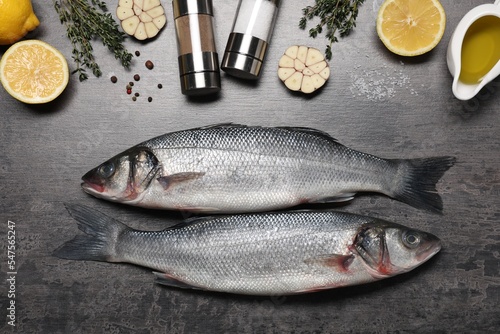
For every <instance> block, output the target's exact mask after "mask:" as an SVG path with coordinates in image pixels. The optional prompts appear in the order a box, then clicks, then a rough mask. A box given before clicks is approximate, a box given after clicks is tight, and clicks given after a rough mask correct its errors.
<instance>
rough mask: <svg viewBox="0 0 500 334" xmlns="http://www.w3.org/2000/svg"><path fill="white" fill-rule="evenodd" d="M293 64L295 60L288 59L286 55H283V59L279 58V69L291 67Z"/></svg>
mask: <svg viewBox="0 0 500 334" xmlns="http://www.w3.org/2000/svg"><path fill="white" fill-rule="evenodd" d="M294 63H295V60H294V59H292V58H290V57H288V56H287V55H284V56H283V57H281V58H280V61H279V64H278V66H279V67H293V66H294Z"/></svg>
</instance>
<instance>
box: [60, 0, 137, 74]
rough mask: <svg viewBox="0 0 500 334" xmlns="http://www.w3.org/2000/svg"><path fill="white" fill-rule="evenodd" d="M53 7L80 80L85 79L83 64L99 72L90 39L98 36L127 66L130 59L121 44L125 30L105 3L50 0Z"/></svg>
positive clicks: (99, 0)
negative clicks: (69, 47)
mask: <svg viewBox="0 0 500 334" xmlns="http://www.w3.org/2000/svg"><path fill="white" fill-rule="evenodd" d="M53 3H54V8H55V10H56V12H57V13H58V14H59V19H60V21H61V24H64V25H65V26H66V33H67V36H68V38H69V40H70V42H71V45H72V46H73V60H74V62H75V63H76V70H75V71H73V73H78V76H79V79H80V81H84V80H86V79H88V75H87V72H86V71H85V68H88V69H90V70H92V73H93V74H94V75H95V76H96V77H99V76H101V75H102V72H101V69H100V68H99V65H98V64H97V63H96V60H95V58H94V55H93V48H92V44H91V42H92V40H94V39H95V38H97V37H99V38H100V39H101V40H102V42H103V44H104V45H105V46H107V47H108V49H109V50H110V51H111V52H112V53H114V55H115V58H116V59H119V60H120V62H121V64H122V65H123V66H124V67H126V68H128V67H129V66H130V61H131V59H132V54H131V53H129V52H128V51H127V50H126V48H125V47H124V46H123V42H124V40H125V34H124V33H123V32H121V31H120V30H119V27H118V25H117V24H116V22H115V20H114V19H113V17H112V16H111V14H110V13H106V12H107V10H108V9H107V7H106V3H105V2H104V1H102V0H90V2H89V0H60V1H56V0H53Z"/></svg>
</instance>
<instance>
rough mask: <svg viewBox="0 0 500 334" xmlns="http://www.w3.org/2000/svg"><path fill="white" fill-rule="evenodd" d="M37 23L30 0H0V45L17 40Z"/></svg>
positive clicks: (38, 22)
mask: <svg viewBox="0 0 500 334" xmlns="http://www.w3.org/2000/svg"><path fill="white" fill-rule="evenodd" d="M39 24H40V21H38V18H37V17H36V15H35V13H34V12H33V7H32V6H31V0H0V45H9V44H13V43H14V42H17V41H19V40H20V39H21V38H23V37H24V36H25V35H26V34H27V33H28V31H31V30H33V29H35V28H36V27H38V25H39Z"/></svg>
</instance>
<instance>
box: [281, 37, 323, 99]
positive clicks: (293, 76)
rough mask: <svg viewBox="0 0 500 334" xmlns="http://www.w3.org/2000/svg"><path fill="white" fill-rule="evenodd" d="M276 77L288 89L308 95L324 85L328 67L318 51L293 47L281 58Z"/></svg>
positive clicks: (303, 47)
mask: <svg viewBox="0 0 500 334" xmlns="http://www.w3.org/2000/svg"><path fill="white" fill-rule="evenodd" d="M278 77H279V78H280V80H281V81H283V82H284V83H285V86H286V87H287V88H288V89H290V90H293V91H301V92H302V93H305V94H310V93H312V92H314V91H316V90H317V89H319V88H321V87H323V85H324V84H325V83H326V81H327V80H328V78H329V77H330V67H329V66H328V63H327V62H326V61H325V57H324V56H323V54H322V53H321V51H319V50H318V49H315V48H309V47H307V46H299V45H294V46H291V47H289V48H288V49H286V51H285V54H284V55H283V56H281V58H280V60H279V62H278Z"/></svg>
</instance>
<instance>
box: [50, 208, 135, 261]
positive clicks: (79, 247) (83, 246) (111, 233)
mask: <svg viewBox="0 0 500 334" xmlns="http://www.w3.org/2000/svg"><path fill="white" fill-rule="evenodd" d="M65 206H66V209H67V210H68V212H69V213H70V215H71V216H72V217H73V218H74V219H75V220H76V221H77V223H78V228H79V229H80V230H82V231H83V232H85V235H77V236H76V237H75V238H74V239H72V240H70V241H67V242H66V243H65V244H63V245H62V246H60V247H59V248H57V249H56V250H55V251H54V253H53V255H55V256H57V257H59V258H63V259H69V260H89V261H90V260H91V261H105V262H119V259H118V258H117V256H116V251H115V248H116V243H117V241H118V238H119V235H120V233H122V232H123V231H125V230H127V229H129V228H128V227H127V226H125V225H124V224H122V223H121V222H119V221H117V220H115V219H113V218H110V217H108V216H106V215H104V214H102V213H100V212H99V211H96V210H93V209H91V208H89V207H86V206H82V205H70V204H65Z"/></svg>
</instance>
